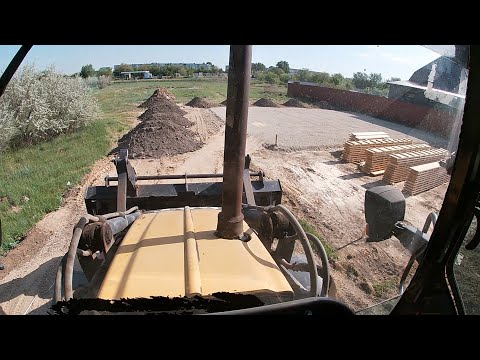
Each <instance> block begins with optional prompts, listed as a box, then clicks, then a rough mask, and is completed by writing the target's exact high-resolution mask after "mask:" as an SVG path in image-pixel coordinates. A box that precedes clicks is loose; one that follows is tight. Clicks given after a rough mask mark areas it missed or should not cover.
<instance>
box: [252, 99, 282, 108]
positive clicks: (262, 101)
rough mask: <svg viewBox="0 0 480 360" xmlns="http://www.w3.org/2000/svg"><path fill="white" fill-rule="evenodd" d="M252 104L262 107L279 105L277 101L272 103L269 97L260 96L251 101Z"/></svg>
mask: <svg viewBox="0 0 480 360" xmlns="http://www.w3.org/2000/svg"><path fill="white" fill-rule="evenodd" d="M253 105H254V106H262V107H280V105H278V104H277V103H274V102H273V101H272V100H270V99H264V98H261V99H259V100H257V101H255V102H254V103H253Z"/></svg>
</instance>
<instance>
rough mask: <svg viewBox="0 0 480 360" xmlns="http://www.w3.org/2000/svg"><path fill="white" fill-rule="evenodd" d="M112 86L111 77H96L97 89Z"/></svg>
mask: <svg viewBox="0 0 480 360" xmlns="http://www.w3.org/2000/svg"><path fill="white" fill-rule="evenodd" d="M111 84H112V77H111V76H105V75H100V76H99V77H98V83H97V86H98V88H99V89H103V88H106V87H107V86H109V85H111Z"/></svg>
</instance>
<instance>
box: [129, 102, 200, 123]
mask: <svg viewBox="0 0 480 360" xmlns="http://www.w3.org/2000/svg"><path fill="white" fill-rule="evenodd" d="M175 106H176V105H175ZM179 110H180V111H181V113H180V112H177V111H175V110H173V111H165V108H164V107H151V108H148V109H147V110H145V112H144V113H143V114H142V115H140V116H139V117H138V119H139V120H141V121H149V120H156V121H162V119H161V118H164V117H168V118H169V119H174V121H175V123H177V124H178V125H181V126H185V127H190V126H191V125H192V122H191V121H189V120H187V119H186V118H185V117H183V115H184V114H186V113H185V112H184V111H183V110H181V109H179Z"/></svg>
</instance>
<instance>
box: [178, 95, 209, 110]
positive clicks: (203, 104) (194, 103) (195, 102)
mask: <svg viewBox="0 0 480 360" xmlns="http://www.w3.org/2000/svg"><path fill="white" fill-rule="evenodd" d="M185 105H187V106H191V107H196V108H203V109H210V108H211V107H214V106H216V104H214V103H212V102H210V101H208V100H205V99H203V98H199V97H194V98H193V99H192V100H190V102H188V103H187V104H185Z"/></svg>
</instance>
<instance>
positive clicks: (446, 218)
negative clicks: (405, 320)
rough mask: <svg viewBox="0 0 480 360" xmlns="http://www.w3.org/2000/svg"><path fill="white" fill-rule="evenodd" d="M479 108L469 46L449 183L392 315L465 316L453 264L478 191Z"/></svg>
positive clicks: (479, 87) (478, 76)
mask: <svg viewBox="0 0 480 360" xmlns="http://www.w3.org/2000/svg"><path fill="white" fill-rule="evenodd" d="M479 105H480V46H478V45H472V46H471V47H470V61H469V80H468V89H467V96H466V101H465V108H464V115H463V123H462V128H461V133H460V140H459V144H458V151H457V155H456V159H455V163H454V166H453V171H452V177H451V180H450V183H449V186H448V189H447V192H446V194H445V200H444V202H443V206H442V208H441V210H440V214H439V217H438V222H437V224H436V226H435V228H434V230H433V233H432V235H431V237H430V241H429V243H428V246H427V248H426V250H425V255H424V259H423V261H422V262H421V264H420V265H419V267H418V269H417V271H416V273H415V275H414V276H413V278H412V280H411V282H410V284H409V286H408V288H407V289H406V291H405V293H404V294H403V296H402V297H401V298H400V300H399V302H398V303H397V305H396V306H395V308H394V309H393V311H392V313H391V314H393V315H396V314H426V313H433V314H464V313H465V311H464V307H463V303H462V299H461V297H460V294H459V291H458V288H457V284H456V282H455V277H454V274H453V264H454V260H455V256H456V254H457V252H458V250H459V248H460V246H461V245H462V243H463V240H464V237H465V235H466V233H467V230H468V227H469V225H470V222H471V220H472V217H473V214H474V209H475V204H476V200H477V197H478V194H479V191H480V173H479V164H480V142H479V138H480V137H479V136H480V122H479V121H478V119H479V118H480V106H479ZM445 274H446V276H445Z"/></svg>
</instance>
